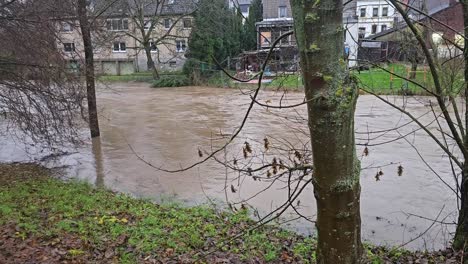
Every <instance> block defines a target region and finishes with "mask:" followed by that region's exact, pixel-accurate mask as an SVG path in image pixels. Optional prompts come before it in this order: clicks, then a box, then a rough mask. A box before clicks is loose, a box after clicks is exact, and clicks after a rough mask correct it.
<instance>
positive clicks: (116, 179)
mask: <svg viewBox="0 0 468 264" xmlns="http://www.w3.org/2000/svg"><path fill="white" fill-rule="evenodd" d="M111 88H112V89H101V90H100V91H99V94H98V102H99V104H98V105H99V107H100V115H101V132H102V138H101V139H100V140H101V141H99V140H93V141H92V142H91V143H90V144H89V146H85V147H83V149H82V150H80V151H79V153H77V154H73V155H69V156H67V157H64V158H62V159H61V160H60V161H59V163H64V164H67V165H72V166H71V167H70V169H69V171H68V173H69V175H70V176H73V177H78V178H81V179H85V180H88V181H90V182H94V183H95V184H96V185H97V186H106V187H109V188H112V189H114V190H117V191H122V192H127V193H130V194H133V195H135V196H139V197H147V198H153V199H155V200H159V199H161V198H165V197H176V198H177V199H180V200H182V201H184V202H186V203H188V204H199V203H204V202H206V196H209V197H210V198H212V199H215V200H218V201H225V196H226V195H227V196H228V199H229V200H230V201H231V202H236V201H242V200H243V199H245V198H247V197H250V196H252V195H253V194H255V193H257V192H258V190H260V189H261V188H265V186H266V185H265V184H266V183H264V182H260V181H253V180H251V179H250V178H243V179H242V181H238V180H237V176H238V175H237V173H234V172H229V171H228V172H226V170H225V167H223V166H222V165H220V164H218V163H216V162H214V161H209V162H207V163H205V164H203V165H201V166H199V167H197V168H195V169H192V170H189V171H184V172H180V173H174V174H171V173H166V172H162V171H157V170H155V169H153V168H151V167H150V166H148V165H146V164H144V163H143V162H141V161H140V160H139V159H138V158H137V157H136V156H135V155H134V153H133V152H132V150H131V149H130V148H129V145H131V146H132V148H133V149H134V150H135V151H136V152H137V153H138V155H140V156H141V157H142V158H144V159H145V160H146V161H148V162H150V163H151V164H153V165H154V166H158V167H164V168H171V169H174V168H180V167H183V166H187V165H190V164H192V163H193V162H196V161H199V160H200V158H199V156H198V149H199V148H201V149H203V150H206V151H210V149H211V148H213V149H214V148H216V146H219V145H221V144H222V143H223V142H224V139H221V138H220V135H225V134H231V133H233V132H234V131H235V129H236V128H237V127H238V126H239V125H240V121H241V120H242V118H243V116H244V114H245V111H246V109H247V107H248V103H249V102H250V99H249V96H248V95H241V93H240V92H239V91H237V90H230V89H214V88H202V87H187V88H177V89H174V88H172V89H151V88H148V87H145V86H144V85H140V84H122V85H113V86H112V87H111ZM389 99H390V100H394V102H396V103H401V102H402V101H401V98H398V97H389ZM259 100H260V101H261V102H267V101H268V102H269V103H271V104H272V105H273V104H279V102H280V100H282V101H281V103H282V104H284V105H286V104H295V103H298V102H301V101H302V100H303V95H302V94H300V93H290V94H287V95H285V96H283V94H282V93H275V92H262V93H260V98H259ZM421 100H422V101H424V100H426V99H424V98H415V99H410V100H408V101H406V102H405V103H406V108H407V109H408V110H409V111H411V112H413V113H415V115H416V116H422V117H421V120H422V121H423V122H425V123H428V122H430V121H431V115H423V114H424V113H426V112H427V110H428V109H427V107H426V106H424V103H420V102H419V101H421ZM299 117H302V118H305V117H306V109H305V107H300V108H299V109H296V110H292V109H289V110H281V111H279V110H274V109H265V108H262V107H259V106H256V107H255V108H254V111H253V113H252V115H251V116H250V118H249V120H248V122H247V124H246V126H245V128H244V129H243V131H242V133H241V135H240V139H239V140H238V142H235V143H234V144H233V145H232V146H231V147H230V148H228V150H227V152H226V156H227V157H228V158H231V157H242V151H241V147H240V145H241V144H242V143H243V142H244V141H245V140H249V141H251V142H262V141H263V139H264V138H265V137H266V136H267V137H269V138H271V139H272V143H271V144H279V142H287V144H290V145H296V146H298V145H300V146H308V144H309V141H308V138H307V135H306V134H304V131H305V133H307V126H306V124H305V123H304V122H303V121H302V120H301V119H300V118H299ZM407 122H408V119H407V118H405V117H404V116H403V115H401V114H400V113H398V112H397V111H395V110H392V108H390V107H389V106H387V105H385V104H383V103H381V102H379V101H378V100H377V99H375V98H374V97H371V96H361V97H360V99H359V102H358V107H357V112H356V129H357V134H356V138H357V142H358V143H359V144H368V145H369V147H368V148H369V156H364V155H361V153H362V152H363V147H362V146H358V148H357V151H358V155H359V156H360V157H361V159H362V167H363V168H364V169H363V171H362V173H361V183H362V198H361V212H362V223H363V237H364V238H365V239H366V240H370V241H372V242H374V243H381V244H390V245H399V244H401V243H402V242H406V241H408V240H410V239H411V238H414V237H416V236H417V235H418V234H419V233H420V232H423V231H424V230H425V229H426V228H427V227H428V226H430V225H431V223H432V221H429V220H425V219H423V218H422V217H427V218H434V217H435V216H436V215H437V214H438V213H439V211H440V210H441V208H443V206H444V205H445V208H444V210H443V212H442V213H441V216H443V217H444V219H439V220H443V221H444V222H451V221H454V220H455V216H456V214H455V211H456V200H455V199H454V198H455V196H454V195H453V193H451V191H450V189H448V188H447V187H446V186H444V185H443V184H442V183H441V181H440V180H439V179H437V177H436V176H435V175H434V174H433V173H432V172H431V171H430V169H429V168H427V166H425V164H424V162H423V161H422V160H421V159H420V157H419V156H418V155H417V153H416V152H415V150H414V149H413V148H412V147H411V145H409V144H408V143H407V142H406V141H404V140H397V141H392V140H394V139H395V138H397V137H399V134H398V133H401V134H407V133H409V132H412V131H413V130H415V128H416V127H415V126H414V125H412V124H410V125H407V126H403V127H401V128H400V129H398V131H388V132H386V133H371V134H369V133H367V132H369V131H376V130H385V129H390V128H394V127H399V126H401V125H403V124H405V123H407ZM431 129H433V130H434V131H436V128H435V127H431ZM408 140H409V141H410V142H411V144H414V145H415V146H417V148H418V150H419V151H420V153H421V154H422V156H423V157H424V159H425V160H426V161H427V162H429V163H430V164H432V165H433V169H434V170H435V171H436V172H437V173H439V174H440V175H441V177H443V179H445V180H446V181H447V182H449V183H450V184H452V183H453V179H452V176H451V171H450V170H451V169H450V165H449V164H448V161H447V159H446V157H445V156H444V155H443V153H442V152H441V151H440V150H439V149H438V148H437V146H436V145H435V144H433V142H432V140H431V139H430V138H429V137H427V136H426V135H425V134H424V132H422V131H419V130H418V131H416V132H414V133H411V135H410V136H409V137H408ZM387 141H392V142H391V143H388V144H382V145H381V144H380V143H383V142H387ZM8 142H10V141H9V140H8V139H7V140H6V141H5V142H2V144H7V145H8V144H10V143H8ZM275 142H276V143H275ZM375 144H376V145H375ZM5 149H8V151H6V153H5V152H3V153H2V155H1V156H0V158H1V159H2V160H11V158H10V157H13V156H14V157H21V156H22V154H21V150H20V149H18V148H15V147H14V146H9V145H8V146H7V148H5ZM8 152H11V153H10V154H7V153H8ZM15 155H16V156H15ZM23 156H24V155H23ZM222 156H223V154H221V157H222ZM399 165H401V166H402V167H403V170H404V173H403V175H402V176H398V173H397V171H398V166H399ZM380 169H381V170H382V171H383V172H384V175H383V176H382V177H381V178H380V181H376V179H375V175H376V172H377V171H379V170H380ZM226 183H228V184H227V185H226ZM231 183H232V184H235V186H236V188H238V191H237V192H236V193H232V192H231V191H230V190H228V191H227V192H225V186H230V185H231ZM283 187H284V184H280V183H278V184H274V185H273V186H272V188H270V189H269V190H268V191H266V192H264V193H262V194H260V195H258V196H256V197H254V198H253V199H252V200H250V201H249V203H250V204H251V205H252V206H254V207H255V208H258V209H259V211H260V212H267V211H269V210H271V209H274V208H276V207H277V206H278V205H280V204H281V203H283V202H284V201H285V199H286V198H287V190H286V189H284V188H283ZM300 200H301V211H302V212H303V213H304V214H306V215H308V216H313V215H314V213H315V202H314V197H313V192H312V189H311V188H309V189H307V190H306V191H305V193H304V194H302V195H301V197H300ZM410 213H411V214H414V215H418V216H421V217H416V216H412V215H410ZM291 228H293V229H295V230H298V231H300V232H303V233H306V234H309V233H312V232H313V226H312V225H311V224H310V223H307V222H305V221H297V222H294V223H293V225H292V226H291ZM449 231H453V227H452V226H448V227H447V226H445V225H444V226H441V225H435V226H434V228H433V229H431V231H429V232H427V233H426V234H425V235H424V236H422V237H421V238H420V239H418V240H416V241H415V242H412V243H410V244H409V245H408V247H410V248H423V247H427V248H433V247H435V248H441V247H444V245H445V244H444V243H445V242H447V239H448V238H450V235H449V233H448V232H449Z"/></svg>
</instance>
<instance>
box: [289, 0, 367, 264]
mask: <svg viewBox="0 0 468 264" xmlns="http://www.w3.org/2000/svg"><path fill="white" fill-rule="evenodd" d="M291 6H292V8H293V16H294V23H295V34H296V38H297V42H298V46H299V50H300V56H301V66H302V71H303V75H304V81H305V91H306V97H307V99H308V102H309V103H308V105H307V106H308V116H309V128H310V134H311V140H312V153H313V162H314V182H313V183H314V195H315V198H316V201H317V224H316V226H317V232H318V247H317V263H334V264H335V263H343V264H346V263H360V262H361V258H362V244H361V218H360V184H359V173H360V163H359V160H358V159H357V158H356V149H355V140H354V111H355V106H356V101H357V96H358V90H357V86H356V84H355V81H354V80H353V78H350V76H349V73H348V70H347V64H346V62H345V60H344V59H343V52H344V39H343V35H344V31H343V30H344V29H343V18H342V16H343V2H342V1H336V0H312V1H304V0H291Z"/></svg>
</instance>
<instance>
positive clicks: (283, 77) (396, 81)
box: [99, 63, 463, 96]
mask: <svg viewBox="0 0 468 264" xmlns="http://www.w3.org/2000/svg"><path fill="white" fill-rule="evenodd" d="M409 67H410V66H408V65H405V64H399V63H392V64H385V65H382V68H379V67H374V68H369V69H367V70H362V71H357V70H353V71H352V73H353V75H354V76H355V77H356V79H357V80H358V83H359V87H360V88H361V89H362V90H361V93H362V94H367V92H365V91H369V92H371V93H375V94H379V95H409V96H411V95H420V96H424V95H430V93H428V92H427V91H425V90H424V89H421V88H420V87H419V86H418V85H417V84H419V85H421V86H423V87H426V88H427V89H428V90H431V89H432V88H431V87H432V82H433V81H432V76H431V74H430V72H428V70H427V69H425V68H424V67H423V69H421V70H419V71H417V72H416V74H415V78H414V80H412V81H406V80H405V79H404V78H408V77H409ZM390 72H392V73H394V74H396V75H397V76H401V77H403V78H398V77H396V76H392V74H391V73H390ZM161 77H162V78H166V79H169V80H170V79H174V81H172V82H171V81H169V82H162V83H163V84H164V83H168V85H169V86H171V87H172V86H174V85H172V83H174V84H177V83H179V82H177V81H176V80H177V79H178V78H179V77H180V78H183V79H184V80H186V79H187V77H186V76H185V75H183V73H181V72H163V73H161ZM264 79H271V80H270V81H269V82H266V83H264V84H262V89H264V90H278V89H281V90H287V91H297V92H303V91H304V85H303V81H302V76H300V75H298V74H280V75H278V76H276V77H274V78H272V77H264ZM99 80H100V81H102V82H109V83H114V82H146V83H151V84H155V82H154V80H153V77H152V74H151V73H150V72H140V73H134V74H130V75H122V76H100V77H99ZM187 80H188V79H187ZM459 81H460V82H461V83H462V82H463V81H462V78H461V79H460V80H459ZM413 82H414V83H413ZM415 83H417V84H415ZM198 85H202V86H206V87H215V88H242V89H256V88H257V86H258V84H253V83H240V82H237V81H234V80H232V79H230V78H229V77H228V76H227V75H226V74H224V73H223V72H221V71H219V72H218V73H216V74H213V75H212V76H211V77H210V78H208V79H207V80H205V81H204V82H203V83H202V84H198ZM156 86H157V87H160V86H161V83H159V82H158V83H157V84H156Z"/></svg>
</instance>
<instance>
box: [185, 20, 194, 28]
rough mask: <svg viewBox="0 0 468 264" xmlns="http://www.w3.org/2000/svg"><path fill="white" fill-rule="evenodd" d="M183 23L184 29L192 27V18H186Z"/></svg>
mask: <svg viewBox="0 0 468 264" xmlns="http://www.w3.org/2000/svg"><path fill="white" fill-rule="evenodd" d="M183 23H184V28H191V27H192V19H190V18H184V20H183Z"/></svg>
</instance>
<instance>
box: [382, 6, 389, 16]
mask: <svg viewBox="0 0 468 264" xmlns="http://www.w3.org/2000/svg"><path fill="white" fill-rule="evenodd" d="M382 16H384V17H386V16H388V7H383V8H382Z"/></svg>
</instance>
